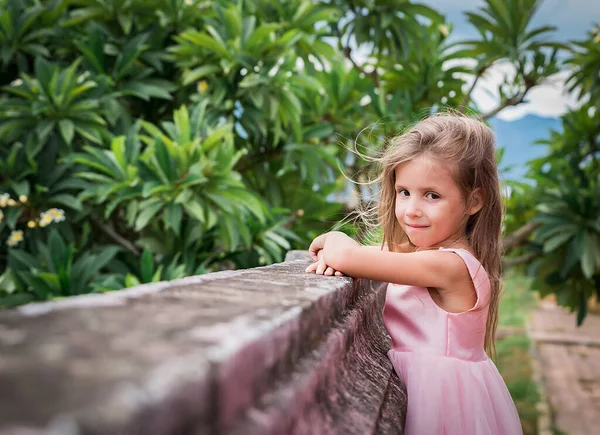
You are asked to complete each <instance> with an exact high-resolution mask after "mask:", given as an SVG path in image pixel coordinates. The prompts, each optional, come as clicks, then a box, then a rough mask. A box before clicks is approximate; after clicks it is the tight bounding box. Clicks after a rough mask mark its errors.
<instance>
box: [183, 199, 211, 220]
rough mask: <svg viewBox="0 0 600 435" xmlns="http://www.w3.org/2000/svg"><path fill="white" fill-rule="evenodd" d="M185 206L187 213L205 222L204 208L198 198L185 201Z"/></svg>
mask: <svg viewBox="0 0 600 435" xmlns="http://www.w3.org/2000/svg"><path fill="white" fill-rule="evenodd" d="M183 208H184V209H185V211H186V213H187V214H188V215H190V216H191V217H193V218H194V219H197V220H199V221H200V222H205V220H206V219H205V217H204V208H203V207H202V206H201V205H200V204H199V203H198V201H197V200H196V199H194V200H191V201H188V202H184V203H183Z"/></svg>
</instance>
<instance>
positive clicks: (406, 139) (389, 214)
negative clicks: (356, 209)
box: [370, 113, 503, 357]
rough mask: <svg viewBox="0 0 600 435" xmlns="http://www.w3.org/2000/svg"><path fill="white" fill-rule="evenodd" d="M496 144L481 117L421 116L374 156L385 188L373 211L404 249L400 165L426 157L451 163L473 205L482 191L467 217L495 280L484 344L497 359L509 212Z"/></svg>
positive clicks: (470, 235)
mask: <svg viewBox="0 0 600 435" xmlns="http://www.w3.org/2000/svg"><path fill="white" fill-rule="evenodd" d="M494 145H495V138H494V134H493V132H492V130H491V129H490V128H489V127H487V126H486V125H485V124H484V123H483V122H481V121H480V120H477V119H474V118H470V117H467V116H464V115H460V114H455V113H441V114H435V115H431V116H429V117H428V118H425V119H423V120H421V121H420V122H418V123H417V124H415V125H414V126H413V127H412V128H410V129H409V130H408V131H407V132H405V133H404V134H402V135H400V136H397V137H395V138H393V139H392V140H390V142H389V143H388V146H387V147H385V149H384V151H383V152H382V154H381V155H380V156H379V157H376V158H371V159H370V160H372V161H375V162H376V163H377V164H378V167H379V170H380V171H379V175H378V176H377V178H376V179H375V180H374V181H373V182H374V183H376V185H377V186H378V187H379V201H378V204H377V206H375V207H372V208H371V209H370V214H371V215H373V214H376V215H377V221H378V223H379V225H380V227H381V228H382V230H383V243H384V244H385V245H386V246H388V249H389V250H391V251H398V250H399V249H400V248H399V247H400V245H403V244H406V243H407V242H408V236H407V235H406V234H405V233H404V231H403V230H402V228H401V226H400V224H399V223H398V220H397V218H396V214H395V200H396V192H395V187H394V185H395V181H396V180H395V170H396V167H397V166H398V165H399V164H400V163H404V162H408V161H411V160H413V159H415V158H417V157H419V156H423V155H426V156H427V157H433V158H434V159H436V160H438V161H440V162H443V163H447V164H449V167H450V168H452V169H451V172H452V176H453V178H454V180H455V181H456V183H457V185H458V186H459V187H460V189H461V190H462V192H463V194H464V198H465V201H466V203H467V204H468V202H469V200H470V197H471V194H472V192H473V191H474V190H475V189H477V188H481V189H482V191H483V196H484V203H483V207H482V208H481V210H479V211H478V212H477V213H475V214H474V215H471V216H469V218H468V219H467V222H466V236H467V240H468V242H469V244H470V246H471V248H472V249H473V251H474V253H475V256H476V257H477V259H478V260H479V261H480V262H481V264H482V265H483V267H484V268H485V270H486V271H487V273H488V276H489V279H490V284H491V298H490V302H489V313H488V318H487V324H486V334H485V341H484V347H485V350H486V352H488V353H489V354H490V355H491V356H492V357H495V354H496V349H495V342H494V337H495V334H496V327H497V324H498V302H499V299H500V287H501V268H502V262H501V261H502V260H501V258H502V245H501V229H502V215H503V210H502V199H501V195H500V183H499V179H498V170H497V162H496V154H495V146H494Z"/></svg>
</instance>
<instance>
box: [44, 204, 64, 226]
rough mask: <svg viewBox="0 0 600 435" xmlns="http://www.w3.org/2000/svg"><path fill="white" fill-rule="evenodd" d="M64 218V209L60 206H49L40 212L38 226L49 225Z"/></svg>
mask: <svg viewBox="0 0 600 435" xmlns="http://www.w3.org/2000/svg"><path fill="white" fill-rule="evenodd" d="M64 220H65V211H64V210H62V209H60V208H51V209H50V210H46V211H45V212H42V213H41V214H40V227H42V228H43V227H45V226H48V225H50V224H51V223H52V222H62V221H64Z"/></svg>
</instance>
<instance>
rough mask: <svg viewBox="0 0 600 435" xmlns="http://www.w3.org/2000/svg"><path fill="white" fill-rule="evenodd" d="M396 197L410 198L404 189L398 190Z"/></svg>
mask: <svg viewBox="0 0 600 435" xmlns="http://www.w3.org/2000/svg"><path fill="white" fill-rule="evenodd" d="M398 195H400V196H410V193H409V192H408V190H406V189H399V190H398Z"/></svg>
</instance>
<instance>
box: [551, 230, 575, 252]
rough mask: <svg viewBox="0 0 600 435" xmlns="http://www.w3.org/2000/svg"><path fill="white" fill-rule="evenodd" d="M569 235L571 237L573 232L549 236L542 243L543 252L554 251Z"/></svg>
mask: <svg viewBox="0 0 600 435" xmlns="http://www.w3.org/2000/svg"><path fill="white" fill-rule="evenodd" d="M571 237H573V233H571V232H565V233H559V234H557V235H555V236H553V237H550V238H549V239H548V240H546V242H545V243H544V252H545V253H548V252H552V251H554V250H555V249H556V248H558V247H559V246H561V245H563V244H564V243H566V242H567V241H568V240H569V239H570V238H571Z"/></svg>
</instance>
